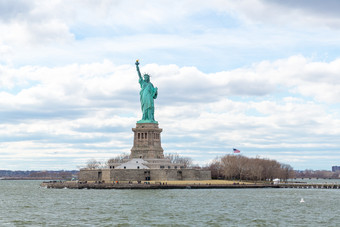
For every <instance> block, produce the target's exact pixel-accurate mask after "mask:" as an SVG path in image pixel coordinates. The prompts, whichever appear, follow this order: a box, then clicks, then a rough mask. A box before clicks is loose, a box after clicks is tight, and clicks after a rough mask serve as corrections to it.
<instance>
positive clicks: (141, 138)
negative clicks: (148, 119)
mask: <svg viewBox="0 0 340 227" xmlns="http://www.w3.org/2000/svg"><path fill="white" fill-rule="evenodd" d="M132 131H133V132H134V139H133V147H132V149H131V154H130V159H133V158H141V159H162V158H164V154H163V148H162V146H161V132H162V129H161V128H158V124H157V123H137V124H136V128H133V129H132Z"/></svg>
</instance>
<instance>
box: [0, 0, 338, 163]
mask: <svg viewBox="0 0 340 227" xmlns="http://www.w3.org/2000/svg"><path fill="white" fill-rule="evenodd" d="M136 59H139V61H140V69H141V72H142V73H148V74H150V75H151V82H152V83H153V85H154V86H155V87H158V97H157V99H156V100H155V119H156V120H157V121H158V122H159V127H160V128H162V129H163V132H162V134H161V139H162V147H163V149H164V152H165V153H167V154H169V153H177V154H180V155H183V156H187V157H191V158H192V159H193V161H194V163H196V164H199V165H207V164H209V162H211V161H212V160H213V159H215V158H216V157H221V156H223V155H226V154H232V149H233V148H237V149H239V150H240V151H241V154H242V155H244V156H247V157H260V158H266V159H274V160H277V161H279V162H281V163H285V164H289V165H291V166H292V167H293V168H294V169H296V170H303V169H315V170H316V169H322V170H331V166H333V165H340V1H337V0H308V1H307V0H305V1H303V0H285V1H279V0H271V1H269V0H240V1H234V0H210V1H205V0H195V1H193V0H183V1H170V0H169V1H168V0H149V1H136V0H110V1H109V0H70V1H69V0H68V1H66V0H64V1H62V0H47V1H38V0H37V1H34V0H0V169H8V170H61V169H65V170H66V169H67V170H70V169H78V168H81V167H84V166H85V164H86V162H87V161H88V160H89V159H96V160H99V161H103V162H104V161H106V160H107V159H109V158H112V157H114V156H116V155H119V154H121V153H130V149H131V148H132V143H133V132H132V128H134V127H135V126H136V122H137V121H138V120H140V119H141V115H142V114H141V110H140V102H139V90H140V86H139V83H138V76H137V72H136V68H135V64H134V63H135V61H136Z"/></svg>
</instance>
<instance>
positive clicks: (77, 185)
mask: <svg viewBox="0 0 340 227" xmlns="http://www.w3.org/2000/svg"><path fill="white" fill-rule="evenodd" d="M40 186H41V187H46V188H52V189H222V188H224V189H247V188H248V189H256V188H283V189H284V188H297V189H340V184H305V183H304V184H299V183H295V184H289V183H287V184H284V183H282V184H265V183H257V184H252V183H241V184H240V183H232V184H218V183H212V184H211V183H204V182H202V183H200V182H195V183H186V182H182V183H175V182H163V183H161V182H157V183H148V182H144V183H127V182H122V183H103V182H74V181H50V182H42V183H41V184H40Z"/></svg>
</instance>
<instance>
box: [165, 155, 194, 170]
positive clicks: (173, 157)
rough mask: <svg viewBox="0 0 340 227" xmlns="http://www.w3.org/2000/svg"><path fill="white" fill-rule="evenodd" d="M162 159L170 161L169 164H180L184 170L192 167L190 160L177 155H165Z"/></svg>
mask: <svg viewBox="0 0 340 227" xmlns="http://www.w3.org/2000/svg"><path fill="white" fill-rule="evenodd" d="M164 158H166V159H170V162H171V163H175V164H181V165H183V166H184V168H188V167H191V166H192V158H189V157H184V156H180V155H179V154H177V153H176V154H165V155H164Z"/></svg>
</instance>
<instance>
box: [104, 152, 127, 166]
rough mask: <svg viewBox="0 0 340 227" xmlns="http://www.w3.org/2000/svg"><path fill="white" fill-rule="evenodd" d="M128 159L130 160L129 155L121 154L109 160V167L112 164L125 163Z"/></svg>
mask: <svg viewBox="0 0 340 227" xmlns="http://www.w3.org/2000/svg"><path fill="white" fill-rule="evenodd" d="M126 159H129V155H128V154H127V153H123V154H119V155H116V156H114V157H113V158H110V159H109V160H107V165H110V164H111V163H123V162H125V160H126Z"/></svg>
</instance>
